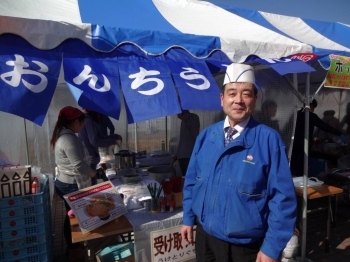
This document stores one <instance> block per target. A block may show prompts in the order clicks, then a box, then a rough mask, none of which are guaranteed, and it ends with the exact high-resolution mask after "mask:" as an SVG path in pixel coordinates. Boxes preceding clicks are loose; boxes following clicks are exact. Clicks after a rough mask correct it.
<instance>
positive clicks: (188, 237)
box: [181, 225, 193, 245]
mask: <svg viewBox="0 0 350 262" xmlns="http://www.w3.org/2000/svg"><path fill="white" fill-rule="evenodd" d="M181 238H182V240H183V241H185V242H186V244H187V245H189V244H192V242H193V230H192V226H185V225H183V226H182V227H181Z"/></svg>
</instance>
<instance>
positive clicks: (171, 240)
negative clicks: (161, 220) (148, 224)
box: [150, 225, 196, 262]
mask: <svg viewBox="0 0 350 262" xmlns="http://www.w3.org/2000/svg"><path fill="white" fill-rule="evenodd" d="M180 230H181V225H180V226H176V227H171V228H167V229H163V230H158V231H152V232H151V233H150V237H151V241H150V243H151V251H152V262H165V261H175V262H180V261H187V260H190V259H193V258H195V257H196V252H195V242H196V226H194V227H193V239H194V240H193V243H192V244H189V245H187V244H186V243H185V242H184V241H182V238H181V233H180Z"/></svg>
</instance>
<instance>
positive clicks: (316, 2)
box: [207, 0, 350, 25]
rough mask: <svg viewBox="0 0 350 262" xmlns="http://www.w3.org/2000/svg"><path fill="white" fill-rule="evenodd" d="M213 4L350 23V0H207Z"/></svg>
mask: <svg viewBox="0 0 350 262" xmlns="http://www.w3.org/2000/svg"><path fill="white" fill-rule="evenodd" d="M207 1H208V2H211V3H213V4H222V5H230V6H236V7H240V8H244V9H252V10H259V11H265V12H269V13H275V14H280V15H288V16H296V17H301V18H309V19H314V20H321V21H329V22H342V23H345V24H349V25H350V0H207Z"/></svg>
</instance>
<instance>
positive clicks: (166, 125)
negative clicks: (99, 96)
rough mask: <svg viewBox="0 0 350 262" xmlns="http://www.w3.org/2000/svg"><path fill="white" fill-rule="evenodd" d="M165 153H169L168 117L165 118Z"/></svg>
mask: <svg viewBox="0 0 350 262" xmlns="http://www.w3.org/2000/svg"><path fill="white" fill-rule="evenodd" d="M165 151H168V116H165Z"/></svg>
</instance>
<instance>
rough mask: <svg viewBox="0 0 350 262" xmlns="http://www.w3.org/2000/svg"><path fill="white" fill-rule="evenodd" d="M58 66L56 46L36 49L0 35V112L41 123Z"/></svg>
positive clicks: (56, 79) (20, 41)
mask: <svg viewBox="0 0 350 262" xmlns="http://www.w3.org/2000/svg"><path fill="white" fill-rule="evenodd" d="M9 43H10V44H9ZM60 67H61V51H60V48H56V49H54V50H49V51H44V50H39V49H36V48H34V47H32V46H31V45H30V44H28V43H27V42H26V41H24V40H23V39H22V38H20V37H17V36H13V35H3V36H1V38H0V97H1V103H0V111H4V112H7V113H10V114H14V115H17V116H20V117H23V118H25V119H28V120H30V121H32V122H34V123H36V124H38V125H42V124H43V122H44V119H45V116H46V113H47V111H48V108H49V106H50V103H51V99H52V97H53V94H54V92H55V88H56V85H57V81H58V76H59V73H60Z"/></svg>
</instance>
